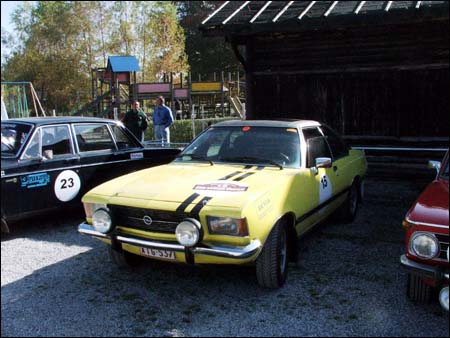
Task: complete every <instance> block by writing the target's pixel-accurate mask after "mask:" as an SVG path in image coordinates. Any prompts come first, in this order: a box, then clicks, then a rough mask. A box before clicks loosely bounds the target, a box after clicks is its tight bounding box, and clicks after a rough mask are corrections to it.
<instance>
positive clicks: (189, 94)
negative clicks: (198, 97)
mask: <svg viewBox="0 0 450 338" xmlns="http://www.w3.org/2000/svg"><path fill="white" fill-rule="evenodd" d="M188 100H189V111H191V109H192V79H191V72H189V73H188ZM181 115H183V112H181Z"/></svg>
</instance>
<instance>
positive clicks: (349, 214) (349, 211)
mask: <svg viewBox="0 0 450 338" xmlns="http://www.w3.org/2000/svg"><path fill="white" fill-rule="evenodd" d="M358 195H359V192H358V184H357V182H353V184H352V186H351V187H350V190H349V192H348V195H347V199H346V200H345V202H344V203H343V204H342V206H341V207H340V208H339V209H338V217H339V219H340V220H341V221H343V222H344V223H350V222H352V221H353V220H354V219H355V216H356V212H357V210H358V202H359V197H358Z"/></svg>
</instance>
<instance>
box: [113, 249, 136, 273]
mask: <svg viewBox="0 0 450 338" xmlns="http://www.w3.org/2000/svg"><path fill="white" fill-rule="evenodd" d="M108 251H109V257H110V258H111V261H112V262H113V263H114V264H115V265H116V266H118V267H119V268H121V269H123V268H131V267H135V266H138V265H139V264H140V263H141V258H140V257H139V256H138V255H133V254H132V253H129V252H127V251H124V250H122V251H119V250H116V249H113V248H112V247H111V246H110V247H109V248H108Z"/></svg>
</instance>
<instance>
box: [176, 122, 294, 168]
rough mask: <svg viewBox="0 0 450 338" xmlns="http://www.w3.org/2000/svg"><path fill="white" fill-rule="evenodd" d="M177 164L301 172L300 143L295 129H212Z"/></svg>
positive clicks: (246, 127)
mask: <svg viewBox="0 0 450 338" xmlns="http://www.w3.org/2000/svg"><path fill="white" fill-rule="evenodd" d="M176 161H181V162H190V161H193V162H202V161H204V162H208V163H210V164H211V165H214V164H215V163H233V164H235V163H243V164H246V165H247V164H253V165H268V166H271V165H274V166H277V167H283V168H298V167H300V139H299V135H298V131H297V129H295V128H279V127H249V126H244V127H211V128H209V129H207V130H206V131H205V132H204V133H203V134H201V135H200V136H199V137H198V138H197V139H195V140H194V141H193V142H192V143H191V144H190V145H189V146H188V147H186V148H185V149H184V151H183V152H182V153H181V155H180V157H179V158H178V159H177V160H176Z"/></svg>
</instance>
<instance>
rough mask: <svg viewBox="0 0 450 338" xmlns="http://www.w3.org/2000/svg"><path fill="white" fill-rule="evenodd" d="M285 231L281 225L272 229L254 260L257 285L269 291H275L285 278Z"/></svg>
mask: <svg viewBox="0 0 450 338" xmlns="http://www.w3.org/2000/svg"><path fill="white" fill-rule="evenodd" d="M287 247H288V246H287V231H286V227H285V226H284V225H283V224H277V225H275V227H274V228H273V229H272V231H271V232H270V234H269V237H268V238H267V241H266V243H265V245H264V247H263V250H262V252H261V254H260V255H259V257H258V258H257V260H256V277H257V279H258V284H259V285H260V286H262V287H265V288H269V289H277V288H279V287H281V286H282V285H283V284H284V282H285V281H286V276H287V264H288V263H287Z"/></svg>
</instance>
